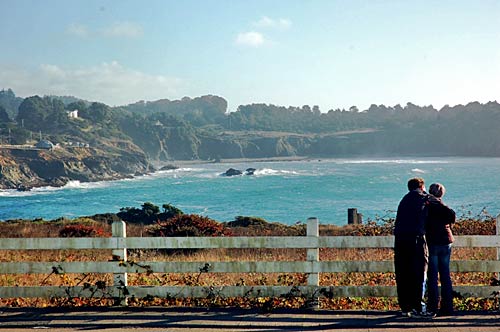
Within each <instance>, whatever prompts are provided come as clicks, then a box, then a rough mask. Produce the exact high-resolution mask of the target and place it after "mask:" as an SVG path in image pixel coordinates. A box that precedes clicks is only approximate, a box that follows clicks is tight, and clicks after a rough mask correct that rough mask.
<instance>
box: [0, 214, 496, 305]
mask: <svg viewBox="0 0 500 332" xmlns="http://www.w3.org/2000/svg"><path fill="white" fill-rule="evenodd" d="M496 222H497V234H498V229H500V227H499V225H500V216H498V217H497V220H496ZM112 229H113V235H112V237H110V238H1V239H0V250H49V249H50V250H65V249H77V250H86V249H109V250H112V255H113V256H114V257H115V258H116V260H114V261H106V262H94V261H85V262H83V261H81V262H0V275H2V274H30V273H34V274H47V275H49V274H51V273H54V271H56V272H59V273H113V274H114V281H113V285H106V286H105V290H106V295H107V296H110V297H114V298H125V297H127V296H135V297H137V298H141V297H145V296H156V297H209V296H222V297H238V296H259V297H263V296H271V297H279V296H283V295H284V294H288V295H291V294H296V295H303V296H310V297H312V298H316V297H319V296H322V295H324V294H328V296H333V297H394V296H396V288H395V286H365V285H361V286H360V285H352V286H331V287H330V286H324V285H323V286H319V274H320V273H336V272H380V273H390V272H394V265H393V261H392V260H388V261H320V260H319V248H392V247H393V243H394V238H393V237H392V236H369V237H368V236H319V225H318V220H317V219H316V218H309V219H308V223H307V236H293V237H289V236H286V237H173V238H168V237H126V229H125V223H124V222H115V223H113V226H112ZM454 246H455V247H468V248H474V247H486V248H497V253H498V251H499V249H498V248H500V236H499V235H492V236H484V235H477V236H456V242H455V243H454ZM162 248H164V249H190V248H208V249H210V248H302V249H307V260H306V261H271V262H269V261H231V262H221V261H219V262H182V261H178V262H170V261H168V262H166V261H163V262H158V261H154V262H147V261H145V262H131V261H128V260H127V250H128V249H162ZM450 268H451V271H452V272H489V273H498V272H499V271H500V261H499V260H498V254H497V260H475V261H451V266H450ZM200 271H204V272H214V273H306V274H308V282H307V285H306V286H298V287H297V286H272V285H270V286H231V285H229V286H213V287H204V286H128V282H127V277H128V276H127V275H128V274H129V273H199V272H200ZM486 283H487V281H485V285H480V286H455V287H454V288H455V290H456V291H458V292H459V293H461V294H463V295H465V296H470V297H482V298H485V297H491V296H492V294H493V293H494V292H497V291H498V290H500V287H498V286H488V285H486ZM72 294H78V296H80V297H98V296H99V297H102V296H103V295H102V294H103V290H102V289H101V290H99V291H98V290H97V289H96V286H92V287H88V286H27V287H18V286H4V287H0V297H1V298H15V297H26V298H29V297H41V298H51V297H70V296H74V295H72Z"/></svg>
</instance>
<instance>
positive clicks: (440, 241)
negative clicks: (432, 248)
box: [425, 196, 455, 245]
mask: <svg viewBox="0 0 500 332" xmlns="http://www.w3.org/2000/svg"><path fill="white" fill-rule="evenodd" d="M454 222H455V211H453V210H452V209H450V208H449V207H448V206H446V204H444V203H443V202H442V201H441V199H440V198H436V197H434V196H430V198H429V203H428V214H427V221H426V224H425V229H426V237H427V243H428V245H447V244H450V243H453V241H454V239H453V234H452V232H451V228H450V226H451V224H453V223H454Z"/></svg>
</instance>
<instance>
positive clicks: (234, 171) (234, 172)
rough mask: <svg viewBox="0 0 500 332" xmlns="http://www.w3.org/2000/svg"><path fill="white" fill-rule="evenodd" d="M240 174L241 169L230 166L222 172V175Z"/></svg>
mask: <svg viewBox="0 0 500 332" xmlns="http://www.w3.org/2000/svg"><path fill="white" fill-rule="evenodd" d="M241 174H243V172H242V171H240V170H239V169H234V168H230V169H228V170H227V171H226V172H225V173H222V175H224V176H235V175H241Z"/></svg>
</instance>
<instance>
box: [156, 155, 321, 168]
mask: <svg viewBox="0 0 500 332" xmlns="http://www.w3.org/2000/svg"><path fill="white" fill-rule="evenodd" d="M315 159H316V158H311V157H309V156H291V157H266V158H230V159H220V160H217V161H215V160H202V159H193V160H172V161H168V162H161V163H158V164H159V165H160V166H159V167H158V168H161V167H163V166H167V165H174V166H176V165H181V166H184V165H200V164H231V163H256V162H281V161H283V162H285V161H307V160H315ZM319 159H321V158H319Z"/></svg>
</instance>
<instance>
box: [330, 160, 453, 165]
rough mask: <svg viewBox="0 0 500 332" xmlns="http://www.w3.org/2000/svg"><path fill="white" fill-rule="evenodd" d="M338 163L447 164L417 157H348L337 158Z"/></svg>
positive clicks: (444, 161)
mask: <svg viewBox="0 0 500 332" xmlns="http://www.w3.org/2000/svg"><path fill="white" fill-rule="evenodd" d="M337 163H339V164H448V163H449V161H446V160H418V159H360V160H356V159H348V160H338V161H337Z"/></svg>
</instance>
